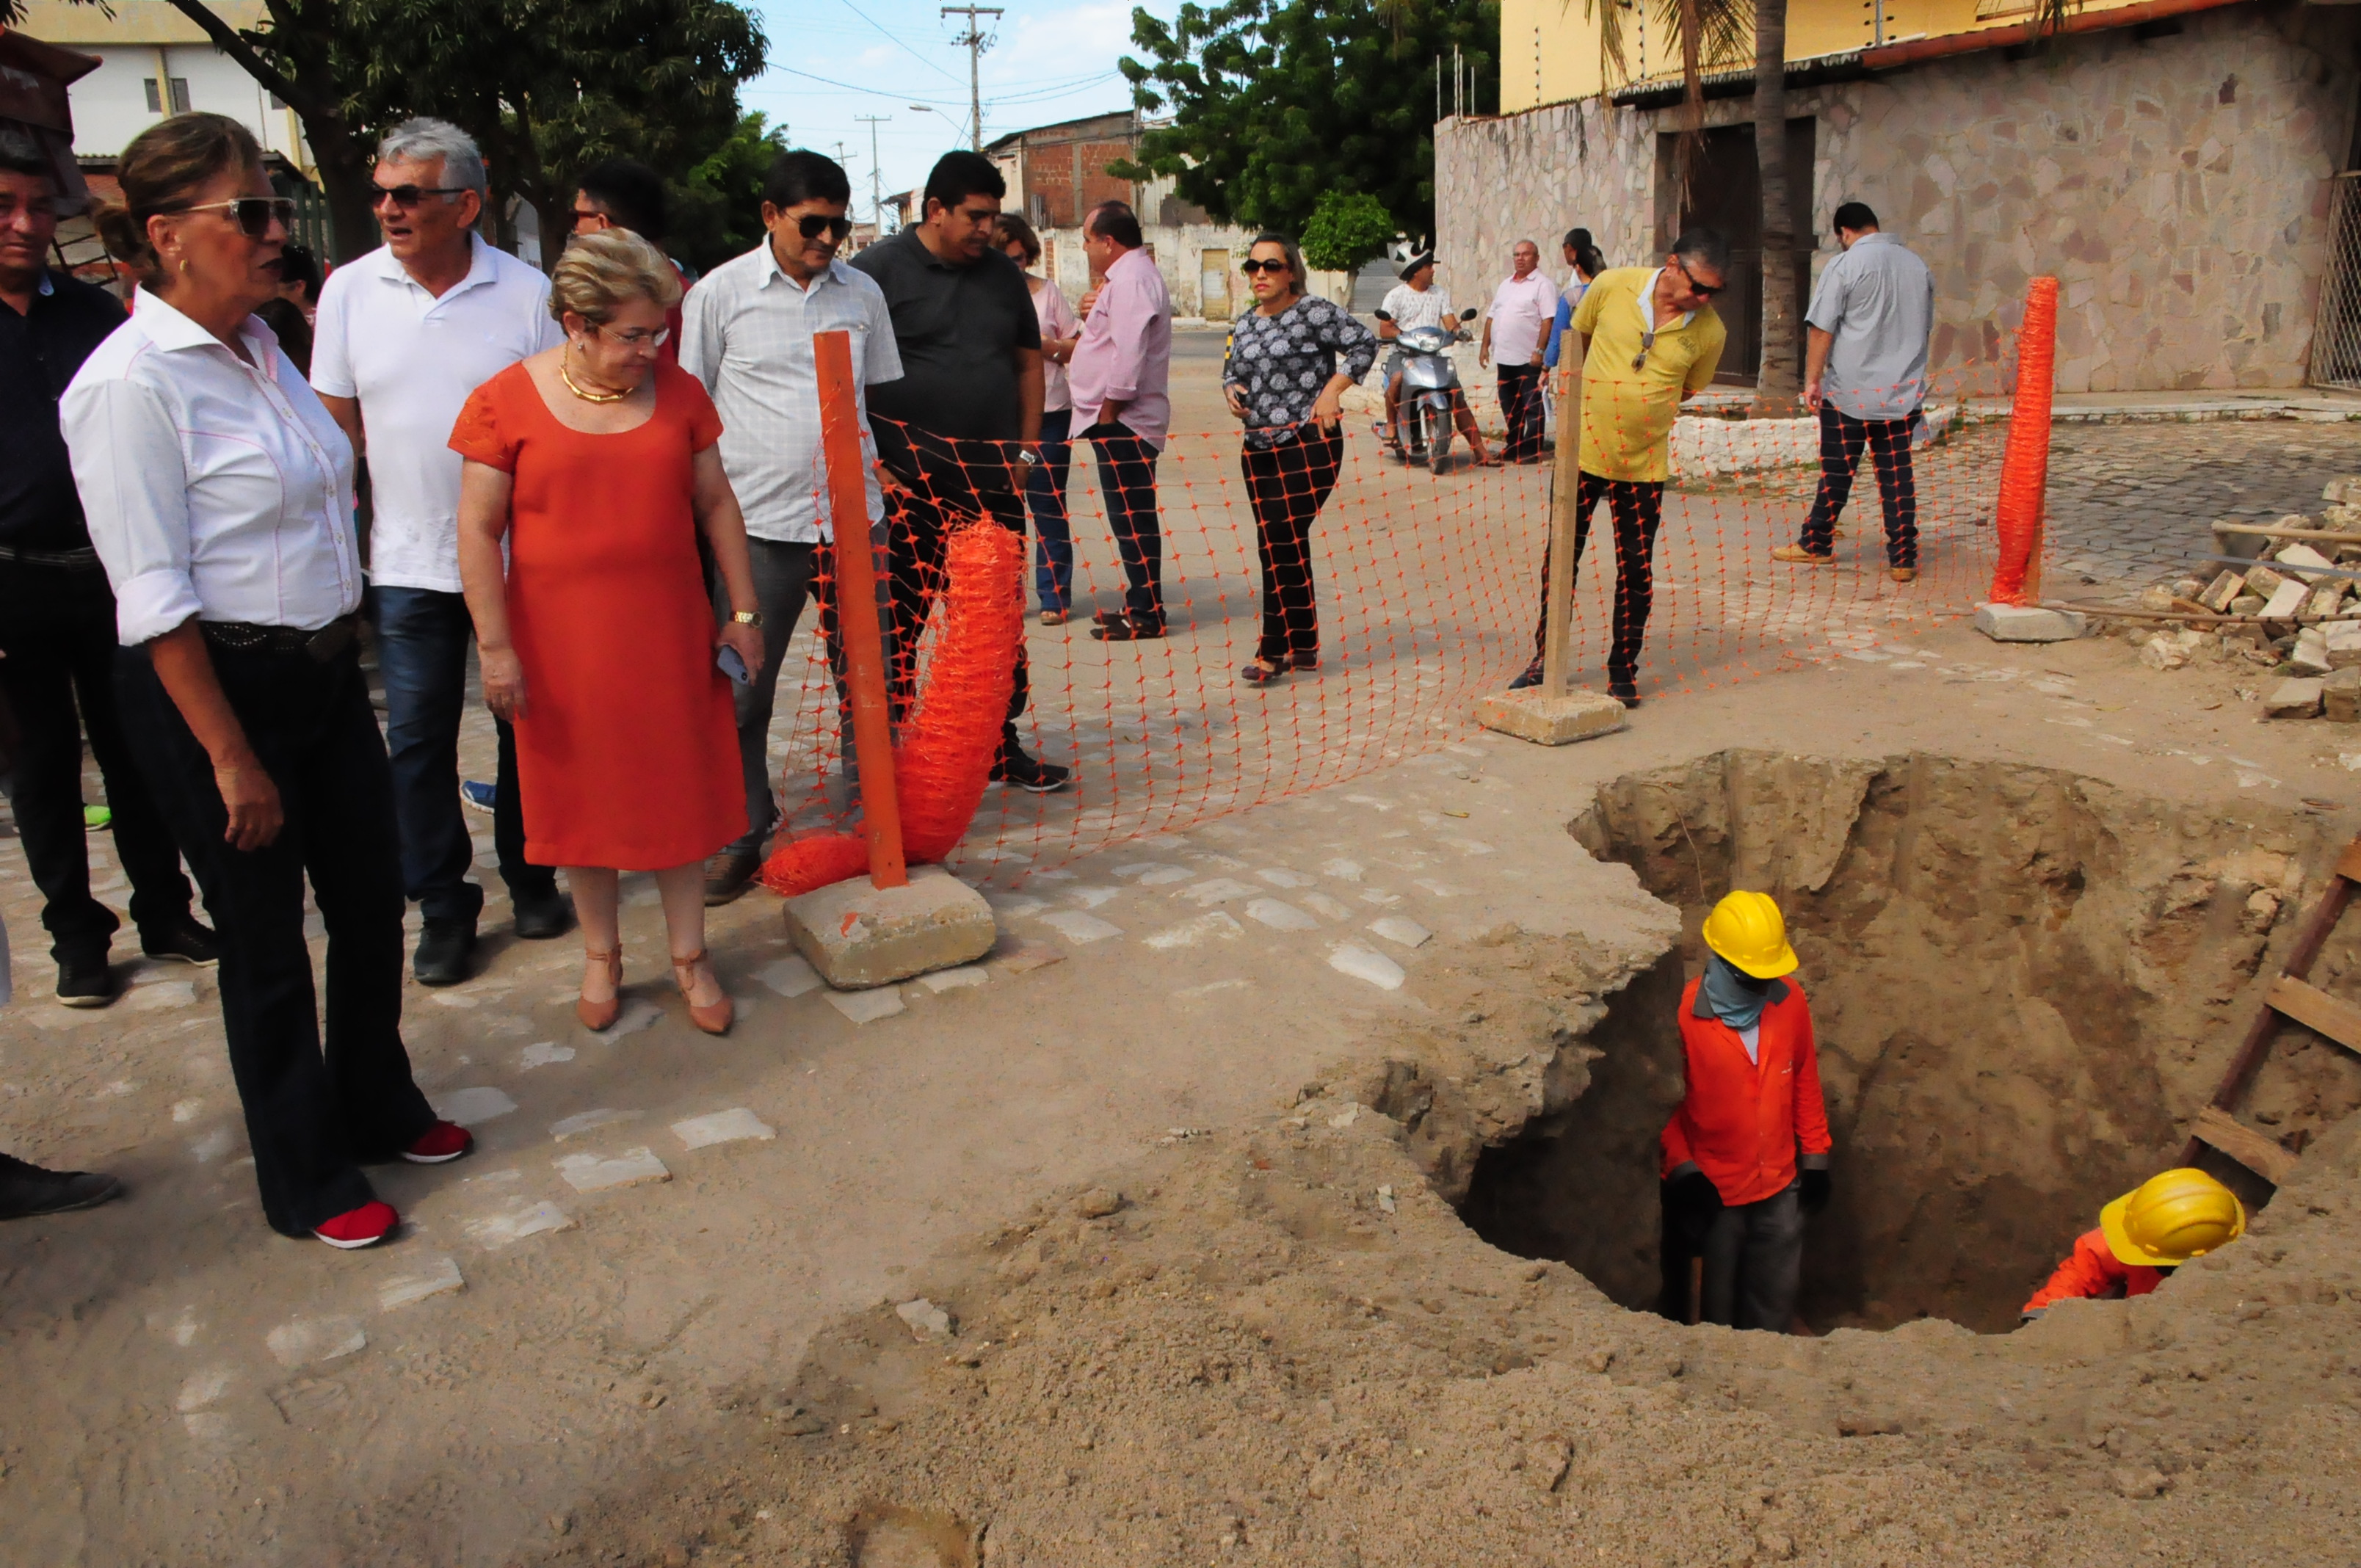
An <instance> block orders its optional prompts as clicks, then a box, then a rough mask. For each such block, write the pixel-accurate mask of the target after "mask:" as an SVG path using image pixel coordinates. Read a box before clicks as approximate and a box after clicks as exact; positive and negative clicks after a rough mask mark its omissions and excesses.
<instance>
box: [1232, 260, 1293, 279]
mask: <svg viewBox="0 0 2361 1568" xmlns="http://www.w3.org/2000/svg"><path fill="white" fill-rule="evenodd" d="M1238 270H1239V271H1241V272H1243V273H1245V274H1246V276H1247V277H1249V278H1251V277H1253V276H1254V275H1255V274H1256V273H1257V272H1288V271H1291V270H1293V269H1291V268H1290V267H1289V266H1288V265H1287V263H1286V262H1285V261H1283V260H1266V261H1257V260H1256V259H1255V258H1253V257H1251V256H1249V257H1247V258H1246V259H1245V260H1244V261H1241V262H1239V263H1238Z"/></svg>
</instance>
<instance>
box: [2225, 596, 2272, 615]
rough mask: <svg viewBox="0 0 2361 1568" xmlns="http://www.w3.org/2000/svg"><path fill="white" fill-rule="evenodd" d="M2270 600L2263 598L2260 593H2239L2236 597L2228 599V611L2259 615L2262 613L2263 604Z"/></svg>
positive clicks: (2236, 613) (2234, 613) (2233, 613)
mask: <svg viewBox="0 0 2361 1568" xmlns="http://www.w3.org/2000/svg"><path fill="white" fill-rule="evenodd" d="M2270 602H2271V601H2270V600H2268V599H2267V598H2264V597H2263V596H2262V595H2260V594H2240V595H2239V596H2238V597H2237V598H2234V599H2232V600H2231V601H2230V613H2231V614H2232V615H2260V614H2262V613H2263V606H2265V605H2267V604H2268V603H2270Z"/></svg>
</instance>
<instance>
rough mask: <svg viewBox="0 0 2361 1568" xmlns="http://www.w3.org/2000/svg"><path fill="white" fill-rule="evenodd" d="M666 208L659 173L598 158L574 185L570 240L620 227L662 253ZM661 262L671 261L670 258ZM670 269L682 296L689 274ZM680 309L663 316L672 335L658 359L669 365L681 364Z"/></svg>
mask: <svg viewBox="0 0 2361 1568" xmlns="http://www.w3.org/2000/svg"><path fill="white" fill-rule="evenodd" d="M670 210H671V203H670V202H669V200H668V199H667V198H666V197H665V195H664V176H663V175H661V174H658V173H657V172H656V171H655V170H653V169H650V168H649V167H648V166H647V165H646V164H644V163H642V162H641V161H640V160H639V159H635V158H609V159H601V160H599V161H598V162H597V163H594V164H592V165H591V166H590V167H589V168H588V169H586V170H583V171H582V173H581V175H580V176H579V177H578V178H577V180H576V181H575V191H574V210H573V214H572V217H573V220H574V228H573V233H572V237H574V238H576V239H579V238H581V237H582V236H584V235H592V234H604V233H606V232H607V231H608V230H609V229H621V230H623V231H624V232H625V233H627V234H635V235H637V236H640V237H641V238H642V239H643V240H646V241H647V242H648V243H649V244H650V245H653V246H654V247H656V248H657V249H658V250H659V251H661V250H662V249H664V233H665V230H666V228H667V227H668V226H669V224H668V214H669V213H670ZM664 259H665V260H667V261H672V258H671V257H669V256H667V257H665V258H664ZM672 270H673V276H674V277H675V278H677V279H679V280H680V286H681V290H682V291H683V292H684V293H686V291H687V289H688V285H689V276H688V274H687V273H686V272H685V271H683V270H682V269H681V265H680V263H679V262H677V261H673V262H672ZM681 311H682V302H675V304H674V305H673V307H672V309H670V310H668V311H666V312H665V313H664V325H665V326H667V327H669V328H670V329H671V330H672V335H671V336H670V337H668V338H666V339H664V345H663V347H662V349H661V350H660V351H659V354H658V357H660V358H662V359H663V360H664V363H665V364H667V365H677V364H679V363H680V343H681V321H682V317H681Z"/></svg>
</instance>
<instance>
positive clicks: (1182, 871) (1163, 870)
mask: <svg viewBox="0 0 2361 1568" xmlns="http://www.w3.org/2000/svg"><path fill="white" fill-rule="evenodd" d="M1123 874H1124V872H1122V871H1117V872H1115V875H1117V876H1121V875H1123ZM1196 874H1197V873H1196V872H1192V871H1191V870H1190V869H1189V868H1188V867H1187V866H1175V865H1167V864H1160V863H1159V864H1153V865H1148V866H1144V867H1142V868H1140V870H1139V885H1140V886H1142V887H1170V885H1171V884H1172V883H1176V882H1187V881H1188V880H1189V879H1190V878H1191V877H1192V876H1195V875H1196Z"/></svg>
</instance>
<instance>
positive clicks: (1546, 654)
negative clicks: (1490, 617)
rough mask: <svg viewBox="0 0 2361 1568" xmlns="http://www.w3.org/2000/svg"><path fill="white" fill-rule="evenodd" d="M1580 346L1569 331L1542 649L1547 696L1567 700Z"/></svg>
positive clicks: (1561, 361) (1563, 356)
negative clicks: (1546, 611)
mask: <svg viewBox="0 0 2361 1568" xmlns="http://www.w3.org/2000/svg"><path fill="white" fill-rule="evenodd" d="M1580 341H1581V340H1580V339H1578V338H1577V337H1576V336H1575V334H1573V332H1572V331H1568V332H1567V333H1566V334H1565V346H1564V348H1563V349H1562V350H1561V352H1560V354H1559V356H1558V365H1559V367H1560V372H1559V373H1560V374H1562V375H1564V376H1565V378H1566V390H1565V394H1564V395H1563V396H1561V397H1560V398H1559V399H1558V400H1557V466H1556V467H1555V468H1554V470H1553V471H1552V473H1551V476H1550V569H1549V610H1548V621H1549V630H1548V634H1547V636H1546V637H1545V638H1544V639H1543V643H1542V688H1541V689H1542V694H1543V696H1565V693H1566V673H1567V672H1566V665H1567V664H1568V663H1571V662H1572V659H1573V656H1574V627H1573V625H1572V622H1573V620H1574V565H1575V563H1574V521H1575V517H1576V512H1577V510H1578V507H1577V502H1578V499H1579V498H1580V495H1581V492H1582V365H1581V363H1580V360H1581V356H1580V354H1579V353H1578V352H1577V348H1578V345H1579V344H1580ZM1568 367H1570V368H1568Z"/></svg>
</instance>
